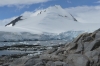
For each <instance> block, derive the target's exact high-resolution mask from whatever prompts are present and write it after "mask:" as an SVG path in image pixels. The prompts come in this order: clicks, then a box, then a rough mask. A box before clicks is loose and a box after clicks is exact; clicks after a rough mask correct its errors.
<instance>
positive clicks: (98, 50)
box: [9, 29, 100, 66]
mask: <svg viewBox="0 0 100 66" xmlns="http://www.w3.org/2000/svg"><path fill="white" fill-rule="evenodd" d="M9 66H100V29H98V30H96V31H95V32H93V33H84V34H81V35H80V36H78V37H77V38H75V39H74V40H73V41H72V42H70V43H69V44H66V45H65V46H62V47H60V48H53V49H50V50H47V51H45V52H43V54H41V55H39V56H34V57H31V58H27V57H21V58H19V59H17V60H14V61H13V62H12V63H10V64H9Z"/></svg>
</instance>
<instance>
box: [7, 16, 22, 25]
mask: <svg viewBox="0 0 100 66" xmlns="http://www.w3.org/2000/svg"><path fill="white" fill-rule="evenodd" d="M21 17H22V16H19V17H17V18H16V19H14V20H13V21H11V22H10V23H8V24H6V25H5V26H7V25H10V24H12V26H14V25H15V24H16V22H18V21H20V20H22V19H21Z"/></svg>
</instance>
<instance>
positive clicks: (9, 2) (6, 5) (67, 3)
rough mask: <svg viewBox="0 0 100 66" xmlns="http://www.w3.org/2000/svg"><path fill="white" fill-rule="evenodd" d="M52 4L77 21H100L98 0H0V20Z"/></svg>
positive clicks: (99, 1)
mask: <svg viewBox="0 0 100 66" xmlns="http://www.w3.org/2000/svg"><path fill="white" fill-rule="evenodd" d="M54 5H60V6H62V8H64V9H65V10H66V11H67V12H69V13H71V14H72V15H73V16H74V17H75V18H76V19H77V20H78V21H79V22H82V23H100V18H99V17H100V0H0V22H3V23H4V22H6V21H10V20H12V19H14V18H15V17H16V16H19V15H21V14H23V13H25V12H33V11H34V10H38V9H44V8H47V7H49V6H54Z"/></svg>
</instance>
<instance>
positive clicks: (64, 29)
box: [0, 5, 99, 41]
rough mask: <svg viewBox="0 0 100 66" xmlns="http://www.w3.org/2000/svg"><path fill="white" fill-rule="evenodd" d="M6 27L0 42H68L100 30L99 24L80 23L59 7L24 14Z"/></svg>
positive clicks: (0, 34) (0, 30)
mask: <svg viewBox="0 0 100 66" xmlns="http://www.w3.org/2000/svg"><path fill="white" fill-rule="evenodd" d="M5 26H6V27H5ZM5 26H4V27H0V36H1V37H0V41H10V40H11V41H20V40H51V39H67V40H68V39H72V38H74V37H76V36H77V35H79V34H81V33H82V32H84V31H94V30H96V29H98V28H99V24H91V23H89V24H88V23H86V24H85V23H79V22H78V21H77V19H75V18H74V17H73V16H72V15H71V14H70V13H68V12H66V11H65V10H64V9H63V8H62V7H61V6H59V5H56V6H51V7H48V8H46V9H42V10H38V11H36V12H33V13H31V14H22V15H20V16H19V17H17V18H16V19H14V20H12V21H11V22H9V23H8V24H6V25H5ZM9 37H10V38H9ZM2 38H3V39H2Z"/></svg>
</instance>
